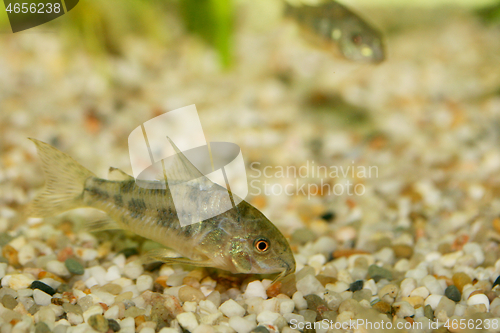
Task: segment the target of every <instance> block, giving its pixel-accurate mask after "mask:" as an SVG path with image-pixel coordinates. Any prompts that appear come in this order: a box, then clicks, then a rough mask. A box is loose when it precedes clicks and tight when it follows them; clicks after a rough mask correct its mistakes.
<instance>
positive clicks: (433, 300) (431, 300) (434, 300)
mask: <svg viewBox="0 0 500 333" xmlns="http://www.w3.org/2000/svg"><path fill="white" fill-rule="evenodd" d="M443 297H444V296H443V295H430V296H429V297H427V298H426V299H425V302H424V304H425V305H430V306H431V308H432V310H436V307H437V306H438V304H439V302H440V301H441V298H443Z"/></svg>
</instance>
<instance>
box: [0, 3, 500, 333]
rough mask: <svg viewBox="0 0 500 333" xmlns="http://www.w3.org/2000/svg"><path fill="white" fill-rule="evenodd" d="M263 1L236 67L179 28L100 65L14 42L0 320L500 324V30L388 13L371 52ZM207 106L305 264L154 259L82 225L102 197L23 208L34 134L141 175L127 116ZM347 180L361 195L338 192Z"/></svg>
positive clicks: (81, 325)
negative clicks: (380, 46) (302, 32)
mask: <svg viewBox="0 0 500 333" xmlns="http://www.w3.org/2000/svg"><path fill="white" fill-rule="evenodd" d="M249 11H250V12H249V14H248V17H249V18H250V19H249V22H247V23H245V24H242V26H241V27H240V28H239V31H238V32H237V34H236V36H235V44H236V50H235V62H234V65H233V66H234V67H233V68H232V69H231V70H228V71H225V72H221V71H220V68H219V66H220V65H219V63H218V61H217V56H216V54H215V53H214V51H213V50H210V49H209V48H208V47H207V46H206V45H204V44H202V43H201V42H200V41H199V40H197V39H196V38H193V37H190V36H185V35H182V33H181V32H178V31H177V32H173V37H172V40H171V41H170V42H169V44H167V45H164V46H162V47H159V46H158V45H154V44H151V45H149V44H148V43H146V42H144V41H143V40H139V39H134V38H131V39H130V40H128V41H127V53H126V56H123V57H117V58H112V57H110V58H109V59H107V60H106V61H104V62H102V60H94V59H93V58H92V57H90V56H89V55H88V54H87V53H85V52H83V51H80V50H78V49H76V50H72V51H71V52H69V51H68V50H66V49H64V43H63V38H64V36H63V35H59V34H58V33H56V32H55V33H46V34H45V33H44V34H30V33H25V34H19V35H18V36H16V38H8V37H2V47H0V246H1V257H0V278H1V281H0V283H1V289H0V303H1V305H0V331H1V332H2V333H9V332H12V333H17V332H36V333H41V332H55V333H64V332H67V333H70V332H74V333H77V332H92V330H93V331H96V332H124V333H125V332H141V333H153V332H160V333H181V332H185V331H188V332H193V333H210V332H228V333H230V332H237V333H249V332H259V333H267V332H271V333H272V332H282V333H291V332H298V331H303V332H313V331H314V328H313V329H309V328H308V327H309V326H311V325H314V323H320V324H321V323H323V324H324V323H325V322H327V323H329V324H331V325H333V328H330V329H329V328H325V327H324V325H321V326H320V325H319V324H317V326H316V329H315V331H316V332H318V333H323V332H372V331H378V332H384V331H387V330H388V328H387V327H388V326H387V325H388V324H391V325H392V327H393V331H396V327H402V329H401V330H399V331H400V332H447V331H450V332H473V331H474V330H477V331H480V330H486V328H487V327H489V329H487V331H492V332H498V331H500V297H499V296H500V287H498V284H499V280H497V278H498V277H499V275H500V260H499V258H500V247H499V242H500V200H499V198H498V195H499V194H500V150H499V147H500V145H499V135H498V133H499V122H498V119H499V116H500V95H499V94H498V91H499V88H500V76H499V75H498V73H499V69H500V68H499V62H498V60H499V59H498V54H500V39H499V38H498V32H499V31H498V28H495V27H487V26H484V25H482V24H481V23H480V22H478V20H477V19H476V18H474V17H472V16H470V15H469V14H466V13H462V12H460V13H459V14H457V15H455V14H454V15H448V14H447V13H448V12H446V11H443V15H442V17H440V19H439V20H437V21H435V22H429V20H424V23H422V24H413V25H412V24H409V25H407V26H406V25H405V24H404V22H405V20H406V19H407V17H406V16H404V15H392V16H391V17H390V18H388V17H385V19H380V20H377V16H375V15H374V17H373V19H372V21H374V22H376V23H377V22H378V23H379V25H380V26H381V27H382V28H385V30H387V31H391V32H390V33H389V34H388V35H387V41H386V43H387V45H388V55H387V60H386V61H385V62H384V63H382V64H380V65H377V66H373V65H368V64H357V63H352V62H348V61H347V60H343V59H337V58H333V57H332V56H331V55H330V54H328V53H325V52H323V51H321V50H318V49H314V48H311V47H310V45H308V44H307V43H305V42H304V41H303V40H302V39H300V38H299V37H298V34H297V31H296V29H297V28H296V26H294V25H291V24H289V23H286V22H280V23H276V24H275V25H272V24H271V25H269V26H267V28H266V29H262V26H260V25H259V24H257V23H255V22H253V21H251V18H252V17H253V18H254V19H255V15H254V16H252V12H251V8H250V9H249ZM254 14H255V13H254ZM380 15H382V14H380ZM407 15H409V14H407ZM429 15H430V14H429ZM433 15H436V14H435V13H433ZM387 16H390V15H387ZM381 17H384V16H381ZM423 17H425V15H423ZM432 17H435V16H432ZM256 21H258V20H256ZM252 22H253V24H252ZM384 25H385V26H384ZM176 33H177V34H178V35H176ZM69 55H70V56H69ZM193 103H195V104H196V105H197V108H198V111H199V114H200V118H201V122H202V124H203V126H204V130H205V134H206V137H207V140H208V141H229V142H234V143H237V144H238V145H240V146H241V148H242V152H243V156H244V159H245V162H246V164H247V166H248V168H247V176H248V181H249V185H250V187H249V188H250V195H249V197H248V198H247V200H248V201H249V202H250V203H251V204H252V205H254V206H255V207H256V208H258V209H260V210H261V211H262V212H263V213H264V214H266V216H267V217H268V218H269V219H270V220H271V221H272V222H273V223H274V224H275V225H276V226H277V227H278V228H279V229H280V230H281V231H282V232H283V234H284V235H285V236H286V237H287V238H288V240H289V242H290V245H291V247H292V250H293V252H294V255H295V260H296V262H297V272H296V274H295V275H292V276H289V277H287V278H285V279H283V280H281V281H278V282H277V283H275V284H273V285H271V282H272V279H273V278H274V276H259V275H231V274H229V273H225V272H223V271H220V270H214V269H205V268H193V267H189V266H175V265H174V266H170V265H167V264H161V263H157V264H147V265H144V264H142V262H141V260H140V258H141V255H142V254H144V253H146V252H147V251H148V250H151V249H154V248H157V247H158V244H156V243H154V242H152V241H149V240H145V239H142V238H140V237H138V236H136V235H134V234H132V233H125V232H122V231H104V232H98V233H89V232H87V231H86V230H85V223H86V221H91V220H96V219H99V216H96V213H95V211H91V210H86V209H80V210H77V211H73V212H69V213H65V214H63V215H60V216H57V217H54V218H47V219H43V220H42V219H39V218H27V217H26V216H25V209H24V207H25V205H26V204H27V203H29V202H30V200H31V199H32V198H33V197H34V196H35V194H36V193H38V191H40V190H41V187H42V185H43V181H44V180H43V176H42V174H41V165H40V163H39V161H38V157H37V156H36V151H35V147H34V146H33V144H32V143H31V142H30V141H29V140H27V137H34V138H37V139H40V140H43V141H45V142H48V143H50V144H53V145H55V146H57V147H58V148H59V149H61V150H63V151H66V152H68V153H69V154H70V155H72V156H74V157H75V159H77V160H78V161H81V162H82V164H83V165H85V166H86V167H88V168H89V169H91V170H93V171H95V172H96V174H98V175H99V176H102V177H105V176H106V174H107V169H108V168H109V166H114V167H120V168H122V169H124V170H126V171H130V166H129V156H128V149H127V137H128V134H129V133H130V131H131V130H132V129H134V128H135V127H136V126H138V125H139V124H141V123H143V122H144V121H147V120H149V119H151V118H152V117H154V116H156V115H159V114H161V113H163V112H167V111H170V110H174V109H176V108H178V107H182V106H185V105H190V104H193ZM290 166H292V167H295V168H297V169H298V170H300V167H304V169H302V170H304V173H306V171H311V170H317V169H315V168H316V167H317V166H327V167H328V168H330V167H337V169H338V170H340V169H341V168H343V169H342V170H344V171H345V170H351V171H352V170H353V168H355V170H370V169H369V168H370V167H372V169H371V171H372V173H371V174H370V175H367V174H359V173H358V172H355V173H351V172H350V171H349V172H346V173H345V174H342V173H341V171H339V175H337V176H335V175H330V174H329V175H328V176H327V177H325V175H323V176H321V174H320V175H318V174H316V175H312V174H311V173H308V174H307V175H306V176H304V177H300V175H299V176H298V177H296V176H294V175H292V174H290V173H287V172H285V171H287V170H288V169H287V167H290ZM266 167H267V169H265V168H266ZM348 167H351V169H347V168H348ZM360 167H361V169H359V168H360ZM280 170H281V171H280ZM328 170H332V169H328ZM280 172H281V173H280ZM268 175H270V177H268ZM297 178H300V179H298V182H296V181H297ZM266 181H267V183H268V184H271V185H273V186H271V187H269V186H268V187H266V186H265V182H266ZM348 182H350V183H351V184H353V185H362V186H359V187H358V193H354V194H353V193H352V192H351V194H348V193H347V190H346V191H344V192H343V193H341V194H335V193H330V192H329V191H331V189H332V188H334V187H333V186H334V185H335V184H340V185H343V186H345V185H346V184H347V183H348ZM290 184H291V186H288V187H287V185H290ZM304 184H305V187H302V189H303V190H300V189H301V186H302V185H304ZM310 184H314V185H315V187H314V186H309V185H310ZM326 185H329V186H326ZM344 188H345V187H344ZM257 189H258V190H259V191H260V193H258V192H259V191H257ZM266 189H267V190H268V193H266V192H265V191H266ZM280 189H281V190H282V191H281V192H280V191H279V190H280ZM285 189H288V190H289V192H291V194H289V193H286V192H285ZM337 189H340V187H337ZM361 189H363V191H362V192H361ZM352 190H354V187H353V188H352ZM273 191H274V192H273ZM101 218H102V217H101ZM360 320H363V321H364V323H365V324H364V326H363V327H361V326H359V327H357V326H356V323H358V322H359V321H360ZM353 321H354V322H353ZM368 325H373V327H374V329H373V330H372V329H369V328H367V327H368ZM377 325H378V326H377ZM383 325H385V326H383ZM398 325H400V326H398ZM412 325H413V326H412ZM415 325H422V326H415ZM444 325H449V327H445V326H444ZM461 325H465V326H461ZM304 327H305V329H302V328H304ZM384 327H385V328H384ZM418 327H420V328H418ZM376 328H378V330H377V329H376ZM481 328H483V329H481Z"/></svg>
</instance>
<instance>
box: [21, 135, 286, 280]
mask: <svg viewBox="0 0 500 333" xmlns="http://www.w3.org/2000/svg"><path fill="white" fill-rule="evenodd" d="M30 140H31V141H33V142H34V143H35V145H36V147H37V150H38V154H39V156H40V159H41V160H42V163H43V170H44V173H45V176H46V184H45V188H44V191H43V192H42V193H41V194H39V195H38V196H37V197H36V198H35V199H34V200H33V202H32V204H31V206H30V208H29V214H30V215H31V216H37V217H48V216H53V215H57V214H59V213H62V212H64V211H68V210H71V209H75V208H79V207H92V208H96V209H99V210H102V211H104V212H106V213H107V214H108V215H109V216H110V219H109V220H104V221H99V222H95V223H93V225H91V226H90V229H93V230H107V229H125V230H130V231H132V232H134V233H136V234H138V235H140V236H142V237H145V238H149V239H151V240H154V241H156V242H158V243H160V244H162V245H164V246H166V247H168V248H170V249H172V250H174V251H175V252H177V253H178V254H180V255H182V257H171V251H168V250H167V249H158V250H153V251H152V252H149V253H148V254H147V256H149V259H150V260H156V261H162V262H166V263H171V264H187V265H193V266H200V267H214V268H219V269H223V270H226V271H229V272H232V273H256V274H270V273H278V272H281V273H282V274H280V275H279V277H284V276H285V275H288V274H290V273H293V272H294V271H295V260H294V257H293V254H292V251H291V249H290V246H289V245H288V242H287V241H286V239H285V237H284V236H283V234H282V233H281V232H280V231H279V230H278V228H276V227H275V226H274V225H273V224H272V223H271V222H270V221H269V220H268V219H267V218H266V217H265V216H264V215H263V214H262V213H261V212H260V211H259V210H257V209H256V208H254V207H253V206H252V205H250V204H249V203H247V202H246V201H243V200H242V201H241V202H240V203H239V204H238V205H237V206H235V207H234V206H233V208H232V209H230V210H228V211H226V212H224V213H222V214H219V215H217V216H214V217H212V218H209V219H207V220H204V221H202V222H198V223H193V224H189V225H187V226H181V224H180V222H179V219H178V216H177V213H176V209H175V206H174V202H173V199H172V196H171V195H170V191H169V188H168V185H167V186H166V187H165V186H163V187H157V188H144V187H141V186H138V185H137V183H136V180H135V179H134V178H133V177H132V176H129V175H127V174H126V173H124V172H122V171H120V170H119V169H115V168H111V169H110V176H111V175H113V174H114V178H116V175H118V176H119V178H120V179H123V180H107V179H101V178H98V177H96V176H95V175H94V174H93V173H92V172H90V171H89V170H87V169H86V168H84V167H83V166H81V165H80V164H79V163H78V162H76V161H75V160H74V159H73V158H71V157H70V156H69V155H67V154H65V153H63V152H61V151H59V150H57V149H56V148H54V147H52V146H51V145H49V144H47V143H44V142H41V141H39V140H35V139H30ZM171 143H172V142H171ZM172 145H173V147H174V149H175V150H176V151H177V155H179V158H180V159H181V162H182V163H180V165H181V166H185V167H187V168H194V166H193V165H192V164H190V162H189V160H187V158H186V157H185V156H184V155H183V154H182V153H181V152H180V151H178V149H177V147H175V145H174V144H173V143H172ZM195 170H196V169H195ZM205 178H206V177H205ZM170 181H172V180H170V179H169V182H170ZM203 181H204V182H207V183H208V182H210V181H209V180H208V178H206V179H205V180H203ZM152 183H159V182H154V181H152ZM210 184H212V185H211V186H209V187H207V189H206V190H204V191H201V192H196V190H198V191H199V188H200V187H201V185H200V183H198V182H184V185H183V186H185V188H184V192H185V193H186V195H185V196H184V197H185V200H196V198H194V197H193V193H198V194H200V195H203V196H204V197H206V198H209V201H208V203H207V205H205V207H208V208H206V209H216V208H217V206H218V204H219V203H218V202H219V201H220V198H221V197H222V195H223V194H225V196H226V197H227V193H228V191H227V190H226V189H225V188H223V187H221V186H219V185H217V184H214V183H210ZM188 206H189V205H188Z"/></svg>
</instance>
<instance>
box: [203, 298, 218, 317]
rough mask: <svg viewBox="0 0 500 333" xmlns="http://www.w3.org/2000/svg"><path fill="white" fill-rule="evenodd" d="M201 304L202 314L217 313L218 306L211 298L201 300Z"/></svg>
mask: <svg viewBox="0 0 500 333" xmlns="http://www.w3.org/2000/svg"><path fill="white" fill-rule="evenodd" d="M199 305H200V313H201V314H210V313H217V307H216V306H215V304H214V303H212V302H211V301H210V300H201V301H200V304H199Z"/></svg>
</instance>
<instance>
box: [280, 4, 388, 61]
mask: <svg viewBox="0 0 500 333" xmlns="http://www.w3.org/2000/svg"><path fill="white" fill-rule="evenodd" d="M285 8H286V9H285V16H288V17H291V18H293V19H294V20H296V21H298V22H299V23H300V24H301V25H302V26H303V27H305V28H306V29H307V30H309V31H310V32H312V33H314V34H315V35H316V36H318V37H320V38H321V39H322V40H323V41H324V42H326V45H327V46H329V44H330V43H332V44H337V45H338V47H339V49H340V52H341V53H342V55H343V56H344V57H345V58H347V59H349V60H352V61H363V62H372V63H379V62H381V61H383V60H384V59H385V52H384V43H383V38H382V34H381V33H380V32H379V31H378V30H377V29H375V28H374V27H372V26H371V25H370V24H368V23H367V22H365V21H364V20H363V19H362V18H360V17H359V16H358V15H357V14H355V13H354V12H352V11H351V10H350V9H348V8H347V7H345V6H343V5H341V4H340V3H338V2H335V1H326V2H323V3H320V4H317V5H307V4H299V3H297V4H295V3H294V4H290V3H288V2H287V3H286V5H285Z"/></svg>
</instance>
